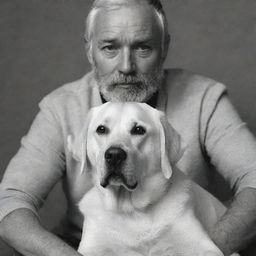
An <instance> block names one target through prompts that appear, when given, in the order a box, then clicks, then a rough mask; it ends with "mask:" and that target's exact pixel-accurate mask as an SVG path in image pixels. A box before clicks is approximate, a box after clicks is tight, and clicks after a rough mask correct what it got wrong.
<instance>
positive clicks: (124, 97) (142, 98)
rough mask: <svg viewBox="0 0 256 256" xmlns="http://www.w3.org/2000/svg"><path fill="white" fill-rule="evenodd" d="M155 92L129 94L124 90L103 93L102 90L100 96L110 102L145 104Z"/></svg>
mask: <svg viewBox="0 0 256 256" xmlns="http://www.w3.org/2000/svg"><path fill="white" fill-rule="evenodd" d="M155 92H156V90H154V91H153V90H152V92H149V91H142V92H137V93H134V92H129V90H127V89H126V88H118V89H115V90H112V91H105V90H102V91H101V94H102V96H103V97H104V99H105V100H106V101H112V102H129V101H133V102H146V101H147V100H148V99H149V98H150V97H151V96H152V95H153V94H154V93H155Z"/></svg>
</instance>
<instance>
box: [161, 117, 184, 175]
mask: <svg viewBox="0 0 256 256" xmlns="http://www.w3.org/2000/svg"><path fill="white" fill-rule="evenodd" d="M160 123H161V127H160V147H161V148H160V150H161V151H160V152H161V169H162V172H163V174H164V176H165V177H166V178H167V179H169V178H170V177H171V176H172V171H173V170H172V168H173V167H174V166H175V164H176V163H177V162H178V161H179V160H180V158H181V157H182V155H183V153H184V151H185V146H184V143H183V141H182V139H181V137H180V135H179V133H178V132H177V131H176V130H175V129H174V128H173V127H172V126H171V125H170V123H169V122H168V120H167V118H166V117H165V115H164V114H160Z"/></svg>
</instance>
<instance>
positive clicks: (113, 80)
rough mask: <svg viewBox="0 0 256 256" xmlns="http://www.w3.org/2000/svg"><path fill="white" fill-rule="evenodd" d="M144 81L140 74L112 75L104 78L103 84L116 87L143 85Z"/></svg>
mask: <svg viewBox="0 0 256 256" xmlns="http://www.w3.org/2000/svg"><path fill="white" fill-rule="evenodd" d="M104 80H105V79H104ZM145 80H146V79H145V77H144V76H143V75H141V74H138V75H124V74H114V75H111V76H109V77H108V78H106V80H105V84H106V85H110V86H116V85H120V84H136V85H140V84H143V83H145Z"/></svg>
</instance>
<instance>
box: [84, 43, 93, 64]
mask: <svg viewBox="0 0 256 256" xmlns="http://www.w3.org/2000/svg"><path fill="white" fill-rule="evenodd" d="M85 50H86V55H87V59H88V61H89V63H90V64H91V65H93V57H92V42H86V43H85Z"/></svg>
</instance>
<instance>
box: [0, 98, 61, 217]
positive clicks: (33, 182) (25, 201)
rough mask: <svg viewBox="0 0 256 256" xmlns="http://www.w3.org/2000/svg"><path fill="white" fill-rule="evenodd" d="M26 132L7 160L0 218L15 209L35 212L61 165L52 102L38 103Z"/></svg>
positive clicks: (57, 128)
mask: <svg viewBox="0 0 256 256" xmlns="http://www.w3.org/2000/svg"><path fill="white" fill-rule="evenodd" d="M39 107H40V111H39V113H38V114H37V116H36V118H35V120H34V122H33V123H32V125H31V128H30V130H29V132H28V134H27V135H26V136H25V137H23V138H22V140H21V147H20V149H19V150H18V152H17V154H16V155H15V156H14V157H13V158H12V160H11V162H10V163H9V165H8V167H7V169H6V171H5V174H4V177H3V180H2V182H1V184H0V220H2V219H3V218H4V217H5V216H6V215H8V214H9V213H11V212H12V211H14V210H16V209H18V208H27V209H30V210H31V211H33V212H34V213H35V214H37V212H38V209H39V208H40V207H41V206H42V204H43V202H44V200H45V199H46V197H47V195H48V193H49V192H50V190H51V189H52V188H53V186H54V185H55V184H56V182H57V181H58V180H59V179H60V178H61V176H62V174H63V170H64V167H65V160H64V150H63V138H62V132H61V127H60V125H59V122H58V120H57V117H56V115H55V113H54V108H53V104H50V102H49V98H48V97H46V98H45V99H44V100H42V101H41V103H40V104H39Z"/></svg>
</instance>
